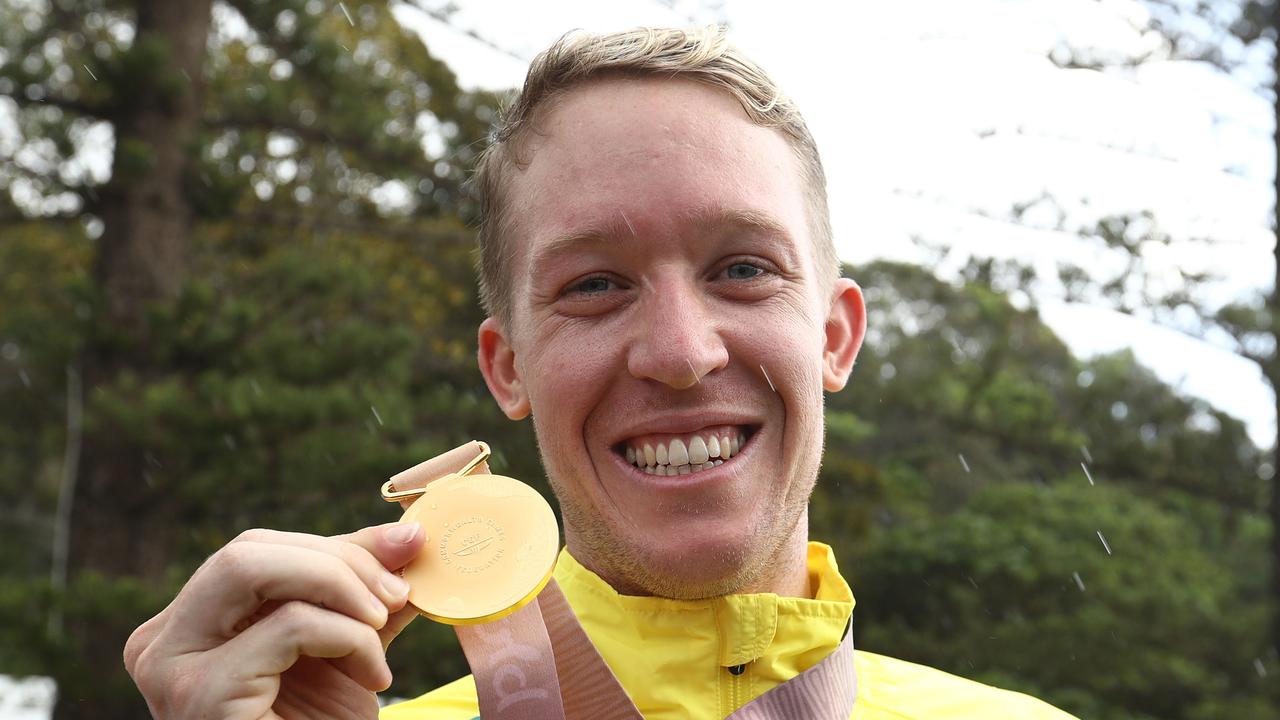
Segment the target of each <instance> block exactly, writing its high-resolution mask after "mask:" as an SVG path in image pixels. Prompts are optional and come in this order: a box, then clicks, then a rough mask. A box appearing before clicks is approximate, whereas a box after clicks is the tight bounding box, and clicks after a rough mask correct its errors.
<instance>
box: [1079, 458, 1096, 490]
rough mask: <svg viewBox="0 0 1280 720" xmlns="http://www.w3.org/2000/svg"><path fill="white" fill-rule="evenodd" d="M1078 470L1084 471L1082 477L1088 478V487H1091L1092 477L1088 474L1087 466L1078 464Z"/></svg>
mask: <svg viewBox="0 0 1280 720" xmlns="http://www.w3.org/2000/svg"><path fill="white" fill-rule="evenodd" d="M1080 469H1081V470H1084V476H1085V477H1087V478H1089V487H1093V475H1092V474H1090V473H1089V466H1088V465H1085V464H1084V463H1080Z"/></svg>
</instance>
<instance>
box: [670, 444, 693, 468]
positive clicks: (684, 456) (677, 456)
mask: <svg viewBox="0 0 1280 720" xmlns="http://www.w3.org/2000/svg"><path fill="white" fill-rule="evenodd" d="M688 462H689V449H688V448H686V447H685V446H684V441H683V440H681V439H680V438H676V439H675V440H672V441H671V448H670V449H668V450H667V463H668V464H670V465H677V466H679V465H686V464H688Z"/></svg>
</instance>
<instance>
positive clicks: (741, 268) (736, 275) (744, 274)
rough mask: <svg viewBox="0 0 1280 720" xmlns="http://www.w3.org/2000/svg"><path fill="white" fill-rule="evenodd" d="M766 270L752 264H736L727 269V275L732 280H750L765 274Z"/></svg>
mask: <svg viewBox="0 0 1280 720" xmlns="http://www.w3.org/2000/svg"><path fill="white" fill-rule="evenodd" d="M763 272H764V270H763V269H761V268H760V267H758V266H756V265H752V264H751V263H742V262H740V263H734V264H732V265H730V266H729V267H727V268H725V274H726V275H728V276H729V279H730V280H750V279H751V278H753V277H756V276H757V275H760V274H761V273H763Z"/></svg>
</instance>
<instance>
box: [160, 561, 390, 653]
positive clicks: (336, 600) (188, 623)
mask: <svg viewBox="0 0 1280 720" xmlns="http://www.w3.org/2000/svg"><path fill="white" fill-rule="evenodd" d="M268 600H281V601H289V600H305V601H307V602H309V603H312V604H313V605H317V606H323V607H326V608H331V609H333V610H336V611H338V612H341V613H343V614H345V615H348V616H350V617H351V618H354V619H356V620H359V621H361V622H363V623H365V624H367V625H370V626H372V627H375V628H377V627H382V625H383V624H384V623H385V622H386V620H387V606H386V604H385V603H383V602H382V600H381V599H380V598H378V597H377V596H375V595H374V594H373V593H372V592H371V591H370V590H369V588H368V587H367V586H366V585H365V584H364V582H362V581H361V580H360V577H359V576H357V575H356V573H355V571H354V570H353V569H352V568H351V566H350V565H348V564H347V563H345V562H343V561H342V560H340V559H338V558H336V557H334V556H333V555H330V554H328V553H323V552H317V551H315V550H311V549H308V548H303V547H297V546H292V545H278V544H268V543H256V542H235V543H231V544H230V545H227V546H226V547H224V548H222V549H221V550H219V551H218V552H217V553H215V554H214V556H213V557H211V558H210V559H209V561H208V562H206V563H205V564H204V566H202V567H201V568H200V569H199V570H197V571H196V574H195V575H194V576H193V577H192V578H191V581H190V582H188V583H187V586H186V587H185V588H183V589H182V592H181V593H179V596H178V599H177V600H175V602H174V608H173V613H172V616H171V618H170V622H169V623H167V625H166V630H172V631H173V638H174V641H175V645H177V646H178V647H182V646H183V645H184V644H185V643H191V644H192V645H195V646H197V647H207V646H209V645H211V644H217V642H218V641H220V640H225V639H227V638H231V637H233V636H235V635H236V634H237V632H238V630H239V627H240V625H241V621H242V620H244V619H245V618H247V617H250V616H251V615H253V613H254V612H256V611H257V610H258V609H259V608H260V607H261V606H262V604H263V603H264V602H266V601H268Z"/></svg>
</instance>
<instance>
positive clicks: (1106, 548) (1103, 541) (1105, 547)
mask: <svg viewBox="0 0 1280 720" xmlns="http://www.w3.org/2000/svg"><path fill="white" fill-rule="evenodd" d="M1098 539H1099V540H1101V541H1102V547H1103V549H1104V550H1106V551H1107V554H1108V555H1110V554H1111V546H1110V545H1108V544H1107V539H1106V538H1104V537H1102V531H1101V530H1099V531H1098Z"/></svg>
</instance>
